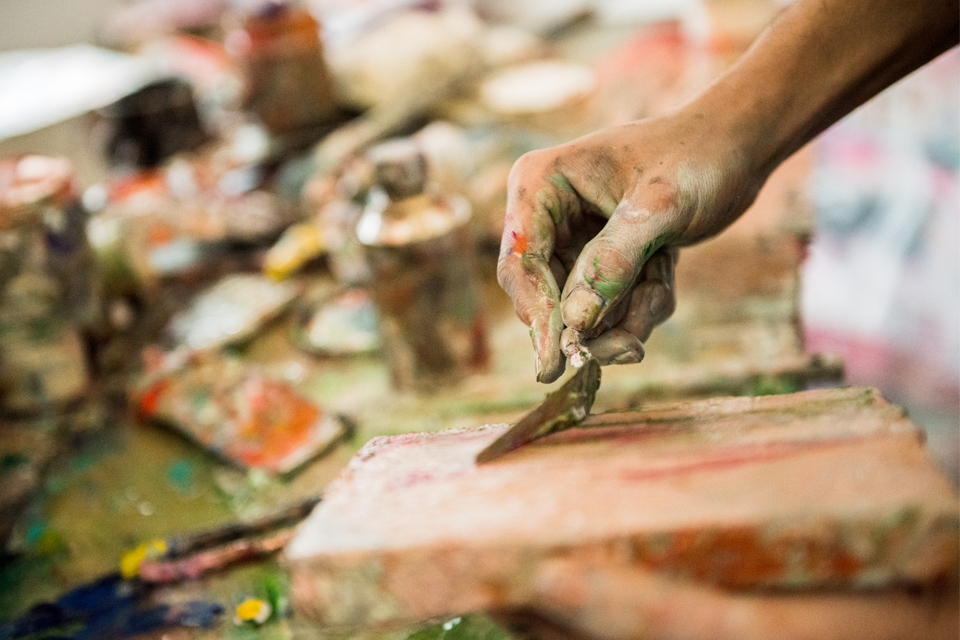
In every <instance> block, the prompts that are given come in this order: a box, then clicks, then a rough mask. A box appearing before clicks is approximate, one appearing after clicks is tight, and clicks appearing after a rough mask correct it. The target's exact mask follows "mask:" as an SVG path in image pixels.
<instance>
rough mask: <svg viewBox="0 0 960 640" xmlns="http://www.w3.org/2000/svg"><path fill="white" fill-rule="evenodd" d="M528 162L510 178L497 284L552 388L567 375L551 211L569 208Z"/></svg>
mask: <svg viewBox="0 0 960 640" xmlns="http://www.w3.org/2000/svg"><path fill="white" fill-rule="evenodd" d="M528 156H529V154H528ZM528 156H524V157H521V158H520V160H518V161H517V163H516V164H515V165H514V168H513V171H511V172H510V180H509V182H508V193H507V213H506V218H505V221H504V229H503V238H502V240H501V243H500V258H499V260H498V262H497V280H498V281H499V282H500V286H501V287H503V290H504V291H506V292H507V295H509V296H510V297H511V298H512V299H513V305H514V309H516V312H517V315H518V316H520V319H521V320H523V322H525V323H526V324H527V325H529V326H530V330H531V338H532V340H533V347H534V350H535V351H536V358H537V380H538V381H540V382H553V381H554V380H556V379H557V378H559V377H560V375H561V374H562V373H563V370H564V366H565V361H564V358H563V356H562V354H561V352H560V333H561V332H562V331H563V319H562V317H561V315H560V286H559V284H558V283H557V280H556V278H555V277H554V274H553V272H552V271H551V269H550V258H551V256H552V255H553V250H554V247H555V244H556V227H555V225H554V220H553V217H552V216H551V213H550V211H551V210H558V209H559V208H560V207H562V206H564V203H563V202H561V199H560V198H561V196H560V195H559V194H558V193H557V191H556V189H555V188H554V187H553V185H551V184H550V183H549V182H548V181H547V180H546V178H545V177H544V174H543V173H541V172H540V171H539V170H538V169H539V167H538V166H536V163H534V162H533V161H531V160H524V158H526V157H528Z"/></svg>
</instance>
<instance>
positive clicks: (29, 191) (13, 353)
mask: <svg viewBox="0 0 960 640" xmlns="http://www.w3.org/2000/svg"><path fill="white" fill-rule="evenodd" d="M77 211H79V208H78V207H77V206H76V193H75V190H74V185H73V171H72V168H71V166H70V163H69V162H68V161H66V160H65V159H63V158H49V157H43V156H25V157H22V158H17V159H9V160H2V161H0V412H3V413H7V414H14V415H24V416H31V415H36V414H38V413H41V412H45V411H47V410H51V409H52V410H60V409H64V408H67V406H68V405H70V404H72V403H74V402H76V401H79V400H80V399H81V397H82V396H83V394H84V392H85V391H86V388H87V384H88V382H89V376H88V370H87V362H86V355H85V352H84V345H83V341H82V339H81V337H80V332H79V331H78V328H77V324H78V316H82V315H84V314H83V313H81V312H80V310H79V309H78V308H76V305H78V304H81V303H82V300H83V298H84V295H85V293H89V291H87V290H86V289H85V288H84V283H82V282H77V281H76V278H74V277H73V276H77V275H78V274H76V273H72V274H71V273H69V271H70V270H69V269H68V267H70V266H71V265H73V266H76V265H77V264H79V262H77V260H78V256H79V255H80V254H81V253H83V252H84V251H89V247H88V245H87V244H86V241H85V236H84V235H83V234H82V233H80V234H79V235H77V234H75V233H71V231H75V228H76V227H77V225H76V224H75V222H76V221H74V220H73V216H74V215H75V214H76V213H77ZM79 275H80V276H83V275H84V274H79ZM68 276H69V277H68ZM91 276H92V273H90V272H89V271H88V273H87V274H86V277H91Z"/></svg>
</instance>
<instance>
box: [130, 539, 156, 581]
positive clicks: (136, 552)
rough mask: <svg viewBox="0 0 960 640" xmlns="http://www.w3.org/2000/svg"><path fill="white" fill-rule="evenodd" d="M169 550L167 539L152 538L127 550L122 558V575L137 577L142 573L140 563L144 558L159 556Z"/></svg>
mask: <svg viewBox="0 0 960 640" xmlns="http://www.w3.org/2000/svg"><path fill="white" fill-rule="evenodd" d="M166 552H167V542H166V541H165V540H151V541H150V542H144V543H143V544H141V545H138V546H137V547H136V548H134V549H131V550H130V551H127V552H126V553H125V554H123V557H122V558H120V575H122V576H123V577H124V578H126V579H128V580H129V579H130V578H135V577H137V576H138V575H139V574H140V565H141V564H143V561H144V560H147V559H151V560H152V559H154V558H159V557H160V556H162V555H164V554H165V553H166Z"/></svg>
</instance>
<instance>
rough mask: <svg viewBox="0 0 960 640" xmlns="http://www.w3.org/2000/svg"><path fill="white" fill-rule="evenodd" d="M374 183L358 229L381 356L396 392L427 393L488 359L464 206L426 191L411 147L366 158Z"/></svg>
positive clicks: (397, 144)
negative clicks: (370, 281)
mask: <svg viewBox="0 0 960 640" xmlns="http://www.w3.org/2000/svg"><path fill="white" fill-rule="evenodd" d="M371 158H372V159H373V161H374V163H375V164H376V170H375V174H376V183H377V186H376V187H375V188H373V189H372V190H371V192H370V195H369V196H368V199H367V204H366V207H365V209H364V213H363V216H362V217H361V218H360V221H359V223H358V225H357V237H358V238H359V240H360V242H361V243H362V244H363V246H364V249H365V253H366V256H367V260H368V262H369V264H370V268H371V271H372V274H373V293H374V299H375V301H376V303H377V307H378V309H379V314H380V330H381V337H382V341H383V348H384V351H385V352H386V355H387V359H388V362H389V365H390V373H391V377H392V380H393V384H394V386H395V387H396V388H398V389H413V390H420V391H431V390H434V389H436V388H438V387H440V386H443V385H446V384H450V383H452V382H456V381H458V380H460V379H462V378H463V377H464V376H466V375H467V374H469V373H472V372H477V371H480V370H482V369H484V368H485V367H486V365H487V363H488V360H489V355H488V349H487V342H486V325H485V322H484V316H483V313H482V308H481V304H480V296H479V287H478V283H477V273H476V261H475V256H474V247H473V242H472V239H471V236H470V229H469V222H470V205H469V203H468V202H467V200H466V199H465V198H462V197H460V196H456V195H452V194H443V193H437V192H435V191H433V190H431V189H428V188H427V182H426V161H425V160H424V157H423V155H422V154H421V153H420V152H419V150H418V149H417V147H416V145H415V144H414V143H413V142H411V141H409V140H397V141H391V142H388V143H384V144H382V145H380V146H378V147H376V148H374V149H373V150H371Z"/></svg>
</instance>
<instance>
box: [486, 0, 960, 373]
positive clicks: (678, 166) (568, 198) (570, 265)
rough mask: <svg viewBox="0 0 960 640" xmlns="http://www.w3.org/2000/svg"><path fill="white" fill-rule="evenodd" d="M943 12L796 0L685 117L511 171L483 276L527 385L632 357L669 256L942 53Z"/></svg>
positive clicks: (897, 0) (669, 281)
mask: <svg viewBox="0 0 960 640" xmlns="http://www.w3.org/2000/svg"><path fill="white" fill-rule="evenodd" d="M958 11H960V9H958V2H957V0H938V1H937V2H933V1H932V0H930V1H929V2H908V1H907V0H875V2H872V3H865V2H857V1H855V0H797V2H794V3H792V5H791V6H790V7H789V8H788V9H785V10H784V11H783V12H782V13H781V14H780V15H779V17H778V18H777V21H776V22H775V23H774V24H773V25H772V26H771V27H770V28H769V29H768V30H767V31H766V32H764V34H763V35H762V36H761V37H760V38H759V39H758V40H757V42H756V43H755V44H754V46H753V47H751V49H750V50H749V51H748V52H747V53H746V54H745V55H744V56H743V57H742V58H741V59H740V60H739V61H738V62H737V63H736V64H734V65H733V66H732V67H730V69H728V70H727V71H726V72H725V73H724V74H723V75H722V76H721V77H720V78H718V79H717V80H716V81H715V82H714V83H713V84H712V85H710V86H709V87H707V88H706V89H705V90H704V91H703V92H702V93H701V94H700V95H699V96H696V97H695V98H694V99H693V100H692V101H691V102H689V103H688V104H686V105H683V106H681V107H679V108H678V109H676V110H675V111H673V112H671V113H668V114H666V115H663V116H660V117H657V118H651V119H648V120H641V121H639V122H634V123H630V124H626V125H622V126H618V127H612V128H609V129H603V130H600V131H597V132H595V133H592V134H590V135H587V136H583V137H581V138H577V139H576V140H573V141H571V142H568V143H566V144H562V145H559V146H556V147H552V148H549V149H542V150H539V151H533V152H530V153H527V154H526V155H524V156H522V157H521V158H520V159H519V160H517V162H516V164H515V165H514V167H513V170H512V171H511V173H510V178H509V181H508V195H507V214H506V223H505V228H504V241H503V244H502V245H501V253H500V261H499V264H498V269H497V274H498V278H499V281H500V284H501V286H503V288H504V290H505V291H506V292H507V293H508V294H509V295H510V297H511V298H512V299H513V301H514V306H515V308H516V311H517V313H518V315H519V316H520V318H521V319H522V320H523V321H524V322H526V323H527V324H528V325H530V327H531V329H532V332H531V336H532V339H533V343H534V348H535V350H536V353H537V379H538V380H541V381H542V382H552V381H553V380H556V379H557V378H558V377H559V376H560V375H561V374H562V373H563V370H564V367H565V357H564V356H567V357H571V356H573V357H576V358H577V359H578V360H579V357H580V356H579V354H580V353H581V352H582V351H584V350H586V351H589V352H590V353H591V354H592V355H593V356H595V357H596V358H597V359H598V360H599V361H600V362H601V363H603V364H610V363H615V362H623V363H626V362H638V361H639V360H640V359H641V358H643V341H644V340H646V339H647V337H648V336H649V335H650V332H651V331H652V330H653V328H654V327H655V326H656V325H657V324H659V323H661V322H663V321H664V320H666V318H668V317H669V316H670V314H671V313H672V312H673V309H674V306H675V304H676V292H675V290H674V286H673V282H674V278H673V270H674V266H675V264H676V261H677V248H678V247H682V246H685V245H689V244H693V243H696V242H699V241H701V240H704V239H706V238H709V237H711V236H713V235H716V234H717V233H719V232H721V231H722V230H723V229H725V228H726V227H727V226H729V225H730V224H731V223H732V222H733V221H734V220H736V219H737V217H738V216H739V215H740V214H742V213H743V212H744V210H746V209H747V207H749V206H750V204H751V203H752V202H753V200H754V198H755V197H756V195H757V192H758V191H759V189H760V187H761V186H762V185H763V183H764V182H765V181H766V179H767V177H768V176H769V175H770V173H771V172H772V171H773V169H775V168H776V167H777V166H778V165H779V164H780V163H781V162H782V161H783V160H784V159H786V158H787V157H789V156H790V155H791V154H793V153H794V152H795V151H797V150H798V149H799V148H800V147H802V146H803V145H804V144H806V143H807V142H808V141H810V140H811V139H813V138H814V137H815V136H816V135H818V134H819V133H820V132H821V131H823V130H824V129H826V128H827V127H828V126H830V125H831V124H832V123H834V122H836V121H837V120H839V119H840V118H841V117H842V116H844V115H846V114H847V113H849V112H850V111H852V110H853V109H854V108H855V107H857V106H859V105H860V104H862V103H863V102H865V101H866V100H867V99H869V98H871V97H872V96H873V95H875V94H876V93H878V92H879V91H881V90H882V89H884V88H885V87H887V86H889V85H890V84H892V83H893V82H895V81H897V80H899V79H900V78H902V77H903V76H904V75H906V74H907V73H909V72H911V71H913V70H914V69H916V68H917V67H919V66H920V65H922V64H924V63H926V62H927V61H929V60H931V59H933V58H934V57H936V56H937V55H939V54H940V53H942V52H944V51H946V50H947V49H949V48H950V47H952V46H955V45H956V44H957V42H958V40H960V20H958V18H957V16H958V15H960V13H958ZM811 43H816V46H811ZM521 238H522V242H521V241H520V239H521ZM567 329H569V330H573V331H576V332H577V333H576V334H573V333H568V334H566V340H563V339H562V338H561V335H562V334H564V332H565V330H567Z"/></svg>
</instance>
